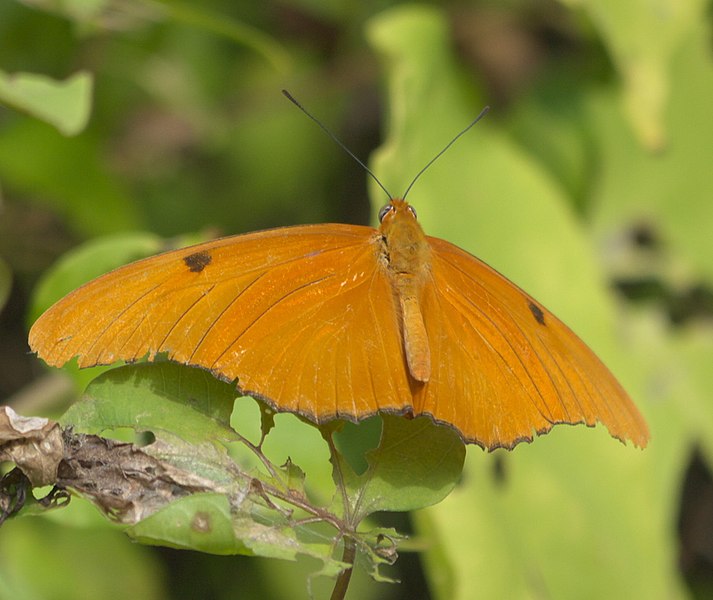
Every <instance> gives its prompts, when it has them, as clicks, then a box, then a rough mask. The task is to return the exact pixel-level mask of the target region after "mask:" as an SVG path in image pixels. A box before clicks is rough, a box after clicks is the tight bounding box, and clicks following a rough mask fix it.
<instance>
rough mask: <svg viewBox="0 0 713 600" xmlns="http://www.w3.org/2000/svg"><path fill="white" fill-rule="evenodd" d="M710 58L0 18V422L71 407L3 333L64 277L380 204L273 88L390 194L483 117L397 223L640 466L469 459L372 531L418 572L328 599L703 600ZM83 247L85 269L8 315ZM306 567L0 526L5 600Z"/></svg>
mask: <svg viewBox="0 0 713 600" xmlns="http://www.w3.org/2000/svg"><path fill="white" fill-rule="evenodd" d="M712 40H713V37H712V35H711V11H710V4H709V3H706V2H702V1H698V0H659V1H657V2H653V1H647V0H622V1H614V0H561V1H559V2H556V1H554V0H552V1H545V0H529V1H527V0H507V1H501V2H496V1H494V0H491V1H486V0H482V1H473V2H465V1H461V2H456V1H443V2H433V3H430V4H418V5H415V4H408V3H397V2H392V1H389V0H372V1H370V0H367V1H362V2H354V1H352V2H348V1H344V2H336V1H325V2H316V1H313V0H285V1H284V2H271V1H270V2H259V3H258V2H255V3H236V2H230V1H228V0H206V1H204V2H200V3H198V2H195V3H190V2H172V1H165V2H164V1H148V0H25V1H22V2H20V1H15V0H4V1H3V2H2V3H0V188H1V190H2V198H1V199H0V311H1V312H0V403H3V404H4V403H10V404H12V405H13V406H14V408H15V409H16V410H17V411H18V412H20V413H22V414H25V415H37V414H45V415H55V416H56V415H58V414H60V413H61V412H62V411H63V410H64V408H65V407H66V402H67V401H69V400H71V399H72V398H74V397H76V395H77V393H78V391H77V387H76V384H75V383H72V382H73V381H75V380H72V379H69V378H68V377H66V376H62V375H59V374H57V373H54V374H48V372H47V370H46V369H45V368H43V365H42V364H41V363H40V362H39V361H37V360H36V359H34V358H33V357H31V356H30V355H29V354H28V348H27V344H26V337H27V328H28V324H29V323H30V322H31V320H32V318H34V317H36V316H37V312H38V311H39V310H41V309H42V308H45V307H46V306H47V302H48V301H49V297H51V296H52V294H55V295H56V294H57V293H59V291H58V290H60V289H61V288H64V289H65V291H69V289H72V288H73V287H74V286H76V285H77V284H78V283H79V282H80V281H81V278H83V277H86V276H89V274H90V272H91V270H92V269H94V270H97V269H98V270H99V271H101V270H105V269H108V268H110V266H112V264H114V263H115V262H117V263H120V262H124V261H128V260H131V259H132V258H135V257H137V256H139V255H142V254H145V253H150V252H153V251H157V250H159V249H161V248H163V247H172V246H175V245H176V244H180V243H186V242H187V241H192V240H198V239H205V238H208V237H213V236H215V235H220V234H232V233H240V232H244V231H250V230H254V229H260V228H265V227H271V226H281V225H291V224H297V223H309V222H326V221H337V222H348V223H367V222H373V221H374V215H375V212H376V211H377V210H378V208H379V207H380V206H381V205H382V204H383V203H384V201H385V197H384V195H383V193H382V192H381V190H378V189H376V188H375V186H374V185H372V182H369V181H368V180H367V177H366V175H365V173H364V172H363V171H362V170H361V169H360V168H359V167H358V166H357V165H355V164H354V162H353V161H352V160H351V159H350V158H349V157H347V156H346V155H345V154H343V153H342V152H341V151H340V150H338V149H337V148H336V147H335V146H334V144H333V142H332V141H330V140H329V139H328V138H327V137H325V136H324V134H323V133H322V132H321V131H320V130H319V129H318V128H317V127H315V126H314V124H313V123H311V122H310V121H309V120H308V119H306V118H305V117H304V116H303V115H302V114H300V113H299V111H297V110H296V109H295V108H294V107H293V106H292V105H291V104H289V103H288V102H287V101H286V100H285V99H284V98H283V97H282V95H281V94H280V89H281V88H287V89H289V90H290V91H291V92H292V93H293V94H294V95H295V96H296V97H297V98H298V99H299V100H300V101H301V102H303V103H304V104H305V105H306V106H307V107H308V108H309V109H310V110H311V111H312V112H313V113H314V114H316V115H317V116H318V117H319V118H320V119H321V120H323V121H324V122H325V123H326V124H327V125H328V126H329V127H330V128H331V129H332V130H333V131H334V132H335V133H336V134H337V135H338V136H339V137H340V139H341V140H342V141H343V142H344V143H345V144H346V145H347V146H348V147H349V148H350V149H351V150H352V151H353V152H354V153H355V154H356V155H357V156H360V157H363V158H364V159H365V160H366V159H369V160H370V166H371V167H372V168H373V169H374V170H375V172H376V173H377V175H378V176H379V177H380V178H381V180H382V181H383V183H384V184H385V185H386V187H387V188H389V189H390V190H391V191H392V193H394V194H399V193H401V192H402V191H403V190H404V189H405V187H406V186H407V185H408V183H409V181H410V180H411V178H412V177H413V176H414V175H415V173H416V172H417V171H418V170H419V169H420V168H421V167H422V166H423V165H424V164H425V163H426V162H427V161H428V159H430V158H431V157H432V156H433V155H434V154H435V153H436V152H437V151H438V150H440V149H441V148H442V147H443V146H444V145H445V144H446V143H447V142H448V141H449V140H450V139H451V138H452V136H453V135H454V134H455V133H457V132H458V131H459V130H460V129H462V128H463V127H464V126H465V125H466V124H467V123H468V122H469V121H470V120H472V118H473V117H475V115H476V114H477V113H478V112H479V111H480V109H481V108H482V107H483V106H484V105H485V104H489V105H490V106H491V108H492V110H491V113H490V114H489V116H488V117H487V119H486V120H485V121H484V122H482V123H480V124H478V125H477V126H476V128H474V129H473V130H472V131H471V132H469V133H468V134H467V136H465V137H464V138H462V139H461V140H459V141H458V143H457V144H456V145H455V146H454V147H453V148H452V149H451V150H450V151H449V152H448V153H447V154H446V155H445V156H444V157H442V158H441V159H440V160H439V161H438V163H436V164H435V165H434V166H433V167H432V168H431V169H430V170H429V171H428V172H427V173H426V174H425V175H424V176H423V177H422V178H421V179H420V180H419V183H418V185H417V186H416V187H415V188H414V189H413V191H412V192H411V194H410V195H409V200H410V201H411V202H412V203H413V204H414V205H415V206H416V207H417V209H418V213H419V218H420V220H421V222H422V224H423V225H424V228H425V229H426V231H427V233H429V234H431V235H437V236H439V237H444V238H446V239H449V240H450V241H453V242H454V243H457V244H458V245H460V246H462V247H464V248H466V249H467V250H469V251H471V252H473V253H474V254H477V255H478V256H480V257H481V258H483V259H484V260H486V261H487V262H489V263H490V264H491V265H492V266H494V267H496V268H497V269H499V270H500V271H502V272H503V273H504V274H506V275H507V276H508V277H509V278H511V279H512V280H514V281H515V282H517V283H518V284H519V285H521V286H522V287H524V288H525V289H526V290H528V291H529V292H530V293H532V294H533V295H534V296H535V297H537V298H538V299H540V300H541V301H542V302H543V303H544V304H545V305H547V306H548V307H549V308H550V309H552V310H553V311H554V312H556V313H557V314H558V315H560V316H561V317H562V318H563V319H564V320H565V321H566V322H567V323H568V324H570V326H571V327H572V328H573V329H574V330H575V331H577V332H578V333H579V334H580V335H582V337H583V338H584V339H585V340H586V341H587V342H588V343H589V344H591V345H592V346H593V347H594V348H595V350H597V352H598V353H600V355H601V356H602V358H603V359H604V360H605V362H606V363H607V364H608V365H610V366H611V368H612V370H613V371H614V372H615V373H616V374H617V375H618V376H619V377H620V378H621V380H622V382H623V383H624V385H625V387H626V388H627V389H628V390H629V391H630V393H631V394H632V396H633V398H634V400H635V402H636V403H637V405H638V406H639V407H640V408H641V410H642V412H643V413H644V414H645V416H646V418H647V420H648V422H649V425H650V428H651V431H652V440H651V442H650V445H649V448H647V449H646V450H645V451H643V452H641V451H638V450H635V449H633V448H630V447H627V448H625V447H623V446H622V445H621V444H619V443H617V442H616V441H614V440H612V439H610V438H609V436H608V435H607V433H606V431H605V430H604V429H603V428H596V429H595V430H593V431H589V430H585V429H584V428H567V427H560V428H555V430H554V431H553V432H552V433H551V434H549V435H548V436H546V437H543V438H540V439H537V440H536V441H535V442H534V443H533V444H531V445H521V446H519V447H517V448H516V449H515V450H514V451H513V452H512V453H507V452H505V451H496V452H494V453H492V454H486V453H484V452H482V451H481V450H480V449H479V448H471V449H470V450H469V455H468V460H467V464H466V470H465V472H464V474H463V481H462V483H461V485H460V486H459V488H458V489H457V490H456V491H455V492H454V493H453V494H452V495H451V496H450V497H449V498H447V499H446V500H445V501H444V502H442V503H441V504H440V505H438V506H436V507H434V508H432V509H428V510H423V511H419V512H418V513H416V514H414V515H391V516H388V517H385V522H387V523H389V524H396V525H397V526H398V527H400V528H401V529H403V530H406V531H410V532H411V533H412V540H411V549H413V550H417V551H418V552H402V553H401V557H400V559H399V561H398V562H397V565H396V567H395V569H394V571H393V572H392V574H395V575H396V576H397V577H399V578H400V579H401V580H402V583H401V584H400V585H387V584H379V583H375V582H372V581H370V580H368V579H367V578H366V576H364V575H363V574H361V575H360V574H359V573H357V577H356V580H355V581H354V582H353V587H352V589H351V590H350V594H349V595H348V597H351V598H438V599H446V598H463V599H467V598H482V597H490V598H545V597H547V598H574V597H576V598H603V597H607V598H687V597H697V598H710V597H713V559H711V557H712V556H713V482H712V479H711V475H710V465H711V464H713V463H712V462H711V461H712V459H713V398H711V395H712V394H713V326H712V323H713V288H712V285H711V284H712V282H713V261H712V260H711V257H713V235H711V229H713V169H711V162H712V161H713V119H711V118H710V111H711V106H713V60H712V58H713V57H712V56H711V50H712V48H711V42H712ZM369 192H370V193H369ZM369 198H371V202H369ZM133 232H146V233H145V234H143V235H140V236H130V237H129V236H126V235H124V234H127V233H133ZM117 234H120V235H117ZM127 239H128V240H130V241H129V242H128V243H127ZM87 243H90V244H91V245H90V246H89V247H88V248H89V249H88V250H87V246H84V248H85V250H84V251H83V252H84V253H83V254H80V258H79V259H77V260H78V262H79V264H80V265H83V266H82V268H85V269H86V272H84V273H80V274H77V271H76V268H75V270H74V271H72V270H71V269H70V270H69V271H55V283H54V284H53V285H54V286H55V287H54V291H52V290H50V291H49V292H47V295H48V296H47V297H41V296H36V289H37V285H38V282H40V280H41V278H43V277H44V276H46V274H47V273H49V272H51V268H52V266H53V264H54V263H55V261H57V260H58V259H59V258H60V257H61V256H63V255H65V253H66V252H68V251H70V250H72V249H74V248H77V247H81V245H82V244H87ZM97 248H101V250H100V251H98V250H97ZM107 253H108V256H107ZM75 256H76V255H75ZM87 256H89V258H87ZM98 256H99V257H100V258H97V257H98ZM70 262H71V261H70ZM65 266H66V263H65ZM57 273H59V275H57ZM77 277H79V279H78V280H77V279H76V278H77ZM73 278H75V279H73ZM313 569H314V565H312V564H310V563H309V562H307V561H305V562H304V563H303V562H298V563H297V564H292V563H287V562H278V561H268V560H264V559H257V558H244V557H211V556H204V555H199V554H197V553H193V552H180V551H170V550H165V549H154V548H147V547H142V546H139V545H136V544H132V543H130V542H129V541H128V539H126V538H125V537H124V536H123V534H121V533H120V532H119V531H117V530H116V529H114V528H113V527H112V526H109V525H107V523H106V522H105V521H104V520H103V519H101V518H100V517H99V516H98V514H97V513H95V512H93V509H91V508H89V509H88V508H87V506H86V505H82V503H81V502H73V503H72V506H71V507H70V508H69V509H67V510H63V511H57V512H55V513H53V514H51V515H50V516H47V517H42V518H34V519H30V518H25V519H18V520H15V521H12V522H9V523H7V524H5V525H4V526H3V528H2V529H1V530H0V598H13V599H15V600H19V599H24V598H28V599H30V598H32V599H35V598H89V597H105V598H114V597H116V598H125V597H138V598H157V599H158V598H166V599H168V598H197V597H199V598H216V599H223V598H225V599H228V598H248V599H249V598H297V597H307V592H306V585H305V579H306V576H307V574H309V573H310V570H313ZM322 584H325V585H322ZM315 587H316V589H318V590H320V592H321V591H323V590H324V589H326V588H328V587H329V582H323V581H319V582H316V583H315Z"/></svg>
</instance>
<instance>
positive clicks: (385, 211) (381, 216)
mask: <svg viewBox="0 0 713 600" xmlns="http://www.w3.org/2000/svg"><path fill="white" fill-rule="evenodd" d="M393 208H394V207H393V206H392V205H391V204H387V205H386V206H384V207H382V208H381V210H380V211H379V223H381V222H382V221H383V220H384V217H385V216H386V215H387V214H389V213H390V212H391V211H392V210H393Z"/></svg>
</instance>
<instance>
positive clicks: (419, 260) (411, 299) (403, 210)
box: [380, 200, 431, 383]
mask: <svg viewBox="0 0 713 600" xmlns="http://www.w3.org/2000/svg"><path fill="white" fill-rule="evenodd" d="M382 215H383V216H382V219H381V227H380V232H381V234H382V241H383V250H382V251H383V261H384V263H385V266H386V270H387V273H388V277H389V280H390V281H391V285H392V287H393V290H394V296H395V299H396V300H397V305H398V306H399V308H400V316H401V325H402V333H403V338H404V339H403V341H404V350H405V353H406V360H407V363H408V367H409V372H410V374H411V376H412V377H413V378H414V379H415V380H416V381H419V382H423V383H425V382H427V381H428V379H429V377H430V375H431V357H430V350H429V346H428V336H427V335H426V327H425V325H424V322H423V314H422V311H421V294H422V291H423V287H424V285H425V283H426V281H427V279H428V273H429V272H430V268H431V248H430V246H429V244H428V241H427V240H426V235H425V234H424V232H423V229H422V228H421V225H420V224H419V222H418V221H417V220H416V213H415V211H414V210H413V208H411V207H410V206H409V204H408V202H406V201H405V200H392V201H391V202H390V203H389V205H388V207H387V208H386V210H385V211H382Z"/></svg>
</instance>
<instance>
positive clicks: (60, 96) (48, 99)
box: [0, 71, 92, 135]
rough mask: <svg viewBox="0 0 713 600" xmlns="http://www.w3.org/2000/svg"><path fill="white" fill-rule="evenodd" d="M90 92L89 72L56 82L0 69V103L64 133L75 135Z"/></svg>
mask: <svg viewBox="0 0 713 600" xmlns="http://www.w3.org/2000/svg"><path fill="white" fill-rule="evenodd" d="M91 94H92V78H91V75H90V74H89V73H77V74H76V75H73V76H72V77H70V78H68V79H67V80H66V81H63V82H57V81H53V80H51V79H49V78H48V77H45V76H43V75H34V74H32V73H16V74H13V75H8V74H7V73H4V72H3V71H0V102H3V103H5V104H8V105H9V106H12V107H13V108H16V109H18V110H21V111H26V112H27V113H29V114H31V115H33V116H35V117H37V118H38V119H42V120H43V121H46V122H47V123H50V124H51V125H54V126H55V127H56V128H57V129H58V130H59V131H61V132H62V133H63V134H65V135H75V134H77V133H79V132H80V131H82V129H84V127H85V126H86V124H87V121H88V120H89V109H90V105H91Z"/></svg>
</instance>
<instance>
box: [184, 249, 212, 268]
mask: <svg viewBox="0 0 713 600" xmlns="http://www.w3.org/2000/svg"><path fill="white" fill-rule="evenodd" d="M212 260H213V258H212V257H211V255H210V254H209V253H208V252H206V251H205V250H201V251H200V252H195V253H194V254H189V255H188V256H184V257H183V262H184V263H186V266H187V267H188V270H189V271H191V272H193V273H200V272H201V271H202V270H203V269H205V268H206V267H207V266H208V265H209V264H210V263H211V261H212Z"/></svg>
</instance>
